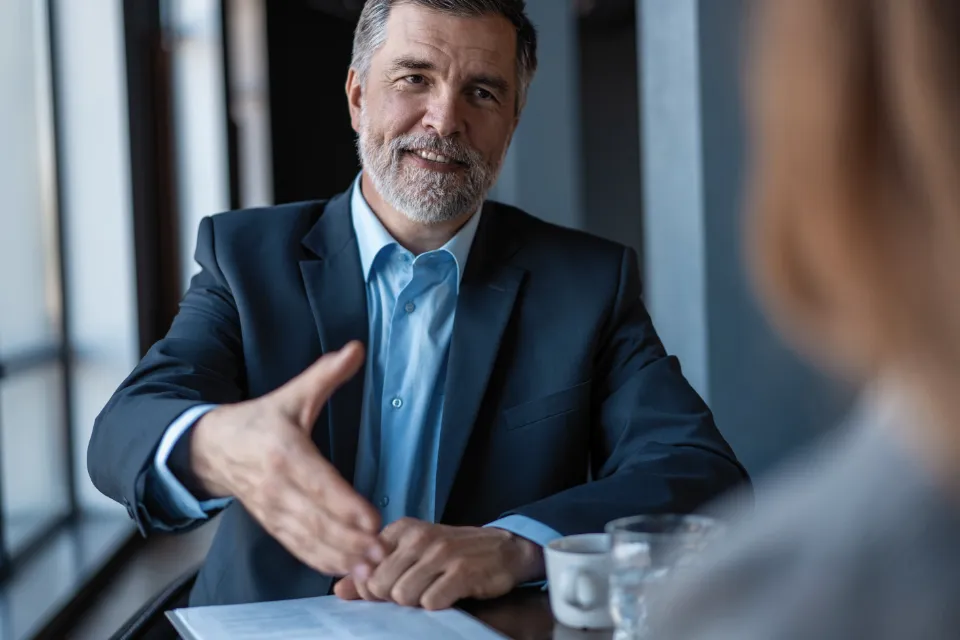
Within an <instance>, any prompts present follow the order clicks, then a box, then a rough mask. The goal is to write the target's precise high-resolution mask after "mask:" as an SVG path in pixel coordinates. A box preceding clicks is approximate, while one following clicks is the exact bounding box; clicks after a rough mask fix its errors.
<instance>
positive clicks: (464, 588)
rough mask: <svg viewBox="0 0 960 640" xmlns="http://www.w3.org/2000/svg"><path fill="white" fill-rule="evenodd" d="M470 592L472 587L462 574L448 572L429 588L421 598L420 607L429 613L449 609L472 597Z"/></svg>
mask: <svg viewBox="0 0 960 640" xmlns="http://www.w3.org/2000/svg"><path fill="white" fill-rule="evenodd" d="M470 590H471V587H470V585H469V583H468V581H466V580H464V579H463V575H462V574H460V573H459V572H457V571H448V572H447V573H444V574H443V575H442V576H440V577H439V578H437V580H435V581H434V582H433V584H431V585H430V586H429V587H427V589H426V591H424V592H423V595H422V596H420V606H422V607H423V608H424V609H427V610H429V611H438V610H440V609H449V608H450V607H452V606H453V605H454V604H456V603H457V601H459V600H462V599H463V598H466V597H468V596H470V595H471V593H470Z"/></svg>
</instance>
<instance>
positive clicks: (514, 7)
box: [350, 0, 537, 113]
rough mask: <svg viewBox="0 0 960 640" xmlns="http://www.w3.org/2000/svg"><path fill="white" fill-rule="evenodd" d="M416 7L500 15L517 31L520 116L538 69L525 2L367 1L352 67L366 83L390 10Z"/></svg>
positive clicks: (471, 14) (355, 40)
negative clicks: (404, 5) (406, 6)
mask: <svg viewBox="0 0 960 640" xmlns="http://www.w3.org/2000/svg"><path fill="white" fill-rule="evenodd" d="M400 4H414V5H418V6H421V7H425V8H427V9H432V10H434V11H442V12H444V13H450V14H453V15H456V16H463V17H470V18H473V17H479V16H485V15H491V14H492V15H501V16H503V17H504V18H506V19H507V20H509V21H510V23H511V24H513V26H514V28H516V30H517V105H516V108H517V113H519V112H520V110H521V109H523V105H524V104H525V103H526V100H527V89H528V88H529V87H530V83H531V82H532V81H533V75H534V73H536V70H537V31H536V29H535V28H534V26H533V23H531V22H530V19H529V18H528V17H527V15H526V13H525V8H526V2H525V0H367V3H366V4H365V5H364V7H363V12H361V14H360V21H359V22H358V23H357V30H356V32H354V35H353V59H352V60H351V62H350V66H351V67H353V68H354V69H355V70H356V72H357V75H359V76H360V81H361V82H364V81H365V80H366V77H367V72H368V71H369V70H370V60H371V58H373V54H374V53H375V52H376V51H377V49H379V48H380V47H381V46H382V45H383V43H384V41H385V40H386V38H387V20H388V19H389V17H390V10H391V9H392V8H393V7H395V6H397V5H400Z"/></svg>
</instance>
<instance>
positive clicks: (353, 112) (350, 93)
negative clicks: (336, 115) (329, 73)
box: [346, 67, 363, 133]
mask: <svg viewBox="0 0 960 640" xmlns="http://www.w3.org/2000/svg"><path fill="white" fill-rule="evenodd" d="M346 92H347V107H348V108H349V109H350V125H351V126H352V127H353V130H354V131H356V132H357V133H360V101H361V100H362V99H363V85H362V84H361V83H360V75H359V74H358V73H357V70H356V69H354V68H353V67H350V71H348V72H347V86H346Z"/></svg>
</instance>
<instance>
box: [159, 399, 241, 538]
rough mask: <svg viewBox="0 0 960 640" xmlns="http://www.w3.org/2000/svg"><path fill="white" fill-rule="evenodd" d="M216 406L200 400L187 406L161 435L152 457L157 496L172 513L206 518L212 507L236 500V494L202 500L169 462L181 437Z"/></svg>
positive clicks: (198, 518)
mask: <svg viewBox="0 0 960 640" xmlns="http://www.w3.org/2000/svg"><path fill="white" fill-rule="evenodd" d="M216 407H217V405H214V404H201V405H197V406H195V407H191V408H190V409H187V410H186V411H184V412H183V413H182V414H180V417H178V418H177V419H176V420H174V421H173V422H172V423H170V426H169V427H167V430H166V431H165V432H164V433H163V438H161V439H160V446H158V447H157V453H156V455H155V456H154V459H153V469H154V471H155V472H156V478H157V487H156V489H157V491H159V492H160V493H161V496H158V497H160V498H161V500H162V502H163V504H164V505H165V506H166V507H167V508H168V509H169V510H170V511H172V513H171V515H173V516H178V517H181V518H184V519H190V520H206V519H207V518H209V517H210V514H211V513H212V512H213V511H216V510H218V509H222V508H224V507H225V506H227V505H228V504H230V502H232V501H233V498H214V499H213V500H205V501H204V502H200V501H199V500H197V499H196V498H195V497H194V496H193V494H191V493H190V492H189V491H188V490H187V488H186V487H184V486H183V484H182V483H181V482H180V481H179V480H177V477H176V476H175V475H174V474H173V472H172V471H171V470H170V467H169V466H167V460H168V459H169V458H170V453H171V452H172V451H173V448H174V446H176V444H177V441H178V440H180V437H181V436H183V435H184V434H185V433H186V432H187V431H188V430H189V429H190V427H192V426H193V425H194V424H196V422H197V420H199V419H200V418H202V417H203V416H204V415H205V414H206V413H207V412H208V411H210V410H211V409H215V408H216Z"/></svg>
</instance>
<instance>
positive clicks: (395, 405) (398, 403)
mask: <svg viewBox="0 0 960 640" xmlns="http://www.w3.org/2000/svg"><path fill="white" fill-rule="evenodd" d="M390 404H392V405H393V408H394V409H399V408H400V407H402V406H403V400H401V399H400V398H394V399H393V401H391V402H390Z"/></svg>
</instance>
